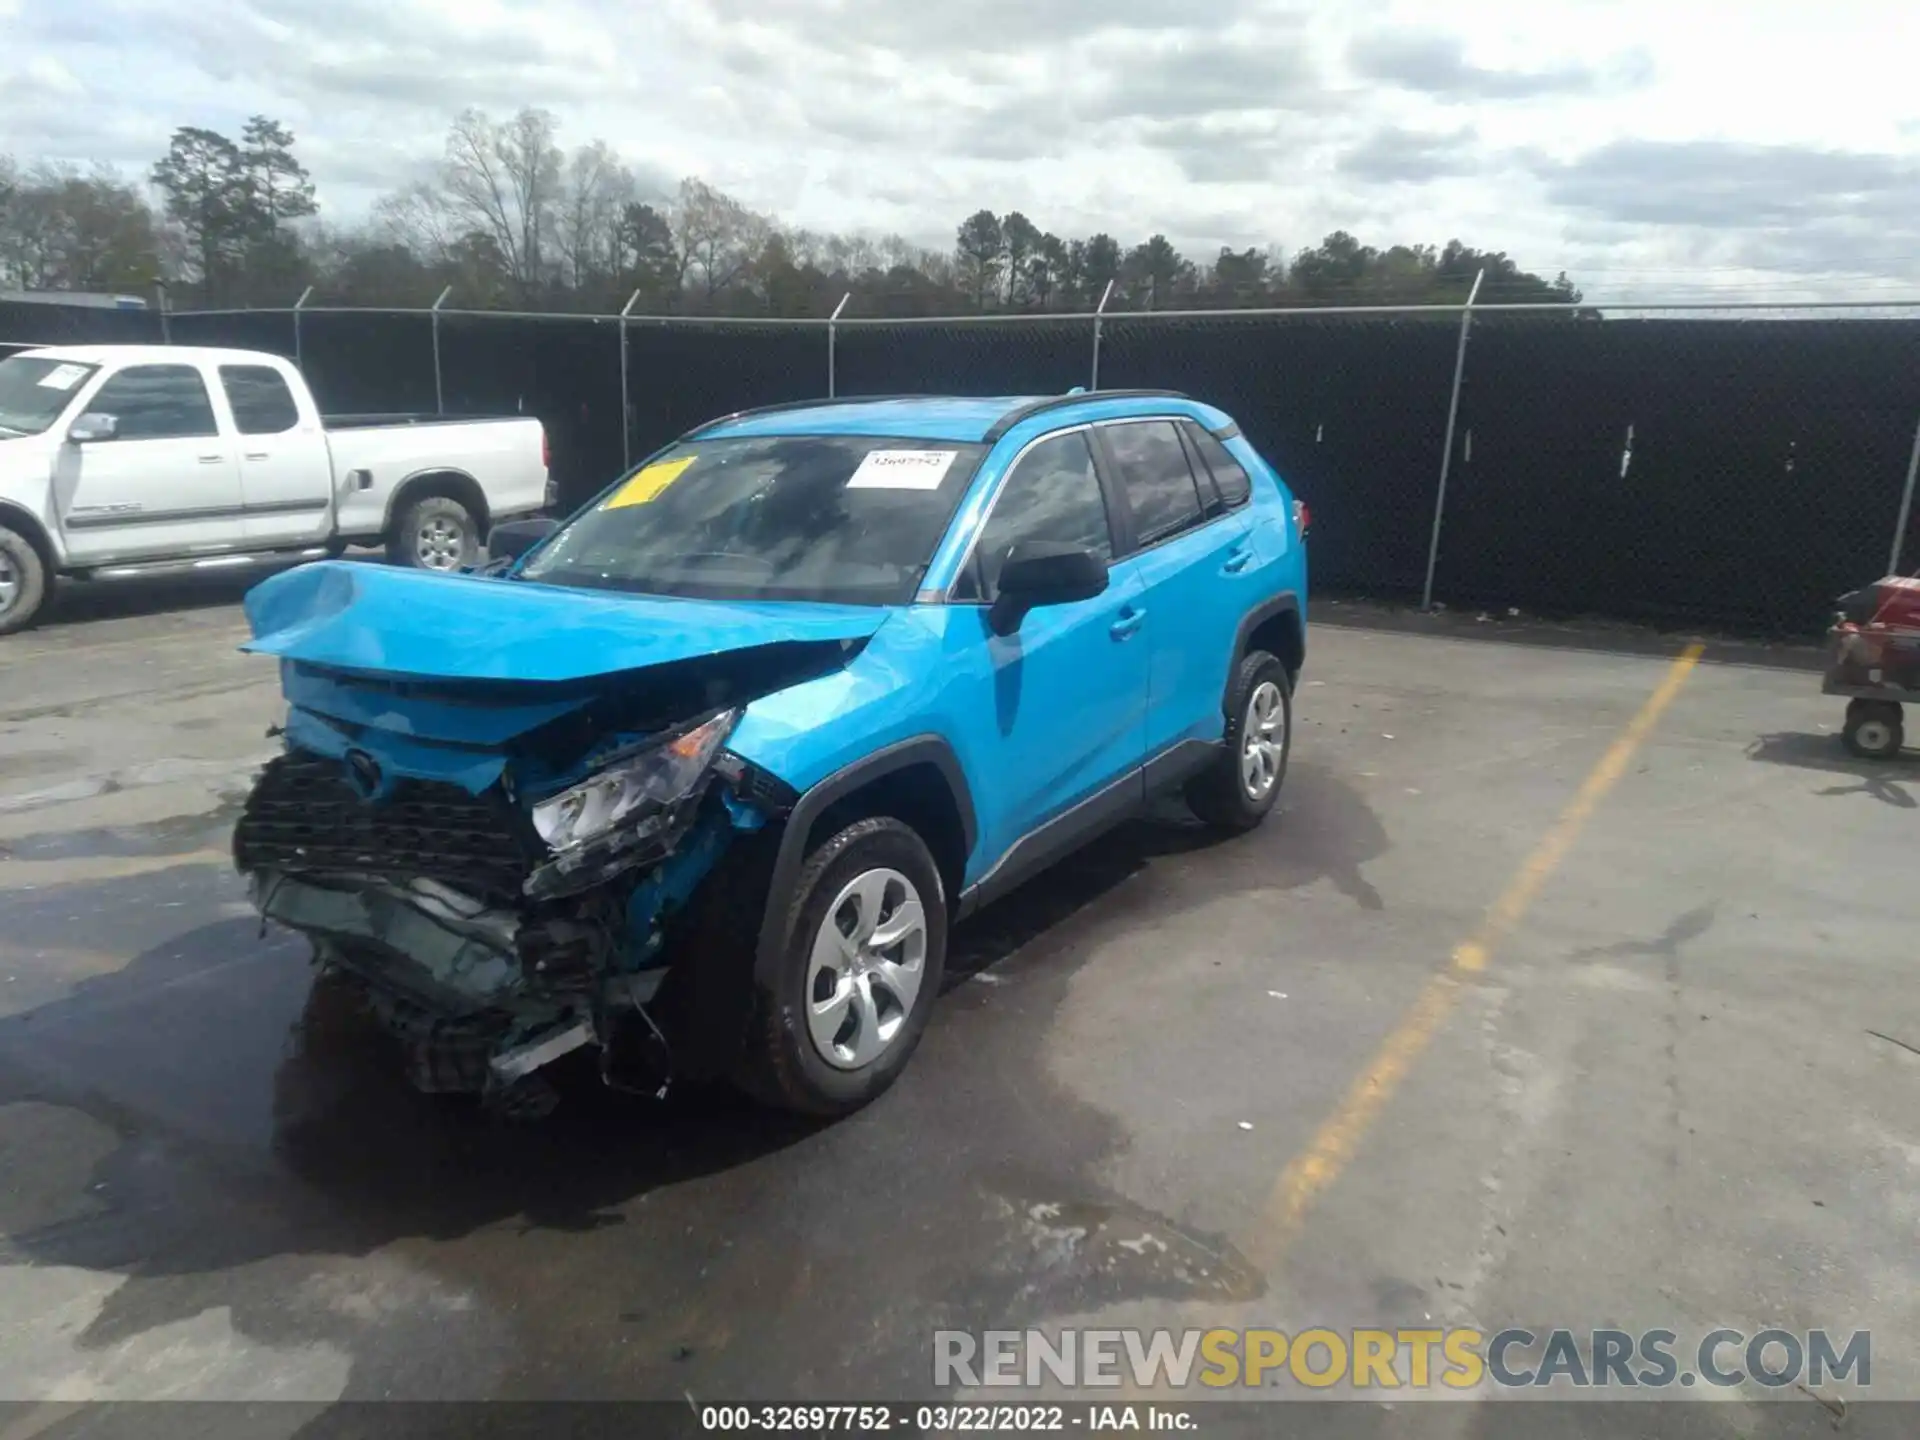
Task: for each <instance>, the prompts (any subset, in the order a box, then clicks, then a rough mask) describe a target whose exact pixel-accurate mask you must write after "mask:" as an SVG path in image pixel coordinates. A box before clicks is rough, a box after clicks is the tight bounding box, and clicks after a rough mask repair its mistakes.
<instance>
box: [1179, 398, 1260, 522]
mask: <svg viewBox="0 0 1920 1440" xmlns="http://www.w3.org/2000/svg"><path fill="white" fill-rule="evenodd" d="M1180 427H1181V429H1183V430H1185V431H1186V432H1187V441H1188V443H1189V444H1191V445H1192V446H1193V453H1194V454H1196V455H1198V456H1199V457H1200V463H1201V464H1203V465H1205V466H1206V467H1207V469H1208V470H1209V471H1211V472H1212V474H1213V483H1214V485H1215V487H1216V488H1217V489H1218V490H1219V491H1220V498H1221V499H1222V500H1223V501H1225V502H1226V506H1227V508H1228V509H1229V510H1232V509H1234V508H1236V507H1237V506H1241V505H1244V504H1246V503H1247V500H1248V498H1249V497H1250V496H1251V495H1252V494H1253V482H1252V481H1250V480H1249V479H1247V471H1246V467H1245V466H1243V465H1242V464H1241V463H1240V462H1239V461H1238V460H1236V459H1234V458H1233V454H1232V452H1231V451H1229V450H1228V449H1227V447H1226V446H1224V445H1222V444H1221V443H1220V442H1219V441H1218V440H1217V439H1215V438H1214V437H1213V436H1212V435H1211V434H1209V433H1208V431H1207V430H1206V428H1205V427H1203V426H1201V425H1198V424H1195V423H1194V422H1193V421H1191V420H1183V421H1181V422H1180Z"/></svg>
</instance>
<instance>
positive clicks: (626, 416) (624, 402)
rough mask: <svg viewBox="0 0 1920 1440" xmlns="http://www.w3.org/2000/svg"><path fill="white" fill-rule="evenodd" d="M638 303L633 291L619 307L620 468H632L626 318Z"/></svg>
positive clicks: (638, 293)
mask: <svg viewBox="0 0 1920 1440" xmlns="http://www.w3.org/2000/svg"><path fill="white" fill-rule="evenodd" d="M639 302H640V292H639V291H638V290H636V291H634V292H633V294H631V295H629V296H628V297H627V303H626V304H624V305H622V306H621V307H620V468H621V469H622V470H627V469H631V468H632V466H633V401H632V400H630V399H629V398H628V396H627V316H629V315H631V314H632V313H633V307H634V306H635V305H637V304H638V303H639Z"/></svg>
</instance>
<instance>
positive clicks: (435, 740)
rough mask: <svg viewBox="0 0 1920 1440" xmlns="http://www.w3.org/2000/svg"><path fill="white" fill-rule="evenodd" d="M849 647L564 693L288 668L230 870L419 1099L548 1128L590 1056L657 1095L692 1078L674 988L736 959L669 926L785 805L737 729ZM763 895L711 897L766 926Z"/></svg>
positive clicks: (768, 650) (612, 1074) (620, 678)
mask: <svg viewBox="0 0 1920 1440" xmlns="http://www.w3.org/2000/svg"><path fill="white" fill-rule="evenodd" d="M851 648H852V645H851V642H832V643H823V644H804V645H794V644H787V645H770V646H763V647H757V648H755V649H752V650H748V651H742V652H735V653H732V654H728V655H720V656H712V657H705V658H704V659H701V660H698V661H686V662H681V663H678V664H673V665H668V666H666V667H663V668H662V669H658V670H648V671H641V672H629V673H625V674H622V675H617V676H612V677H599V678H596V679H595V680H592V681H590V682H578V683H572V684H565V685H555V684H549V683H538V684H522V683H513V682H497V681H490V682H482V683H461V682H453V681H446V680H428V681H407V680H401V679H394V678H391V677H387V676H376V675H370V674H365V673H355V672H351V671H343V670H338V669H334V668H331V667H327V666H315V665H312V664H308V663H305V662H301V661H297V660H288V661H285V662H283V678H284V685H285V689H286V693H287V698H288V701H289V715H288V723H287V731H286V734H287V750H286V753H285V754H283V755H281V756H279V757H277V758H276V759H275V760H273V761H272V762H271V763H269V764H268V766H267V767H266V769H265V771H264V772H263V774H262V775H261V777H260V779H259V781H258V783H257V784H256V786H255V787H254V790H253V792H252V793H251V795H250V796H249V798H248V800H247V803H246V807H245V810H244V811H243V813H242V815H241V818H240V820H239V823H238V825H237V827H236V829H235V833H234V858H235V863H236V864H237V866H238V867H239V869H240V870H241V871H242V872H243V874H244V875H245V876H246V877H247V880H248V884H249V886H250V887H251V892H252V896H253V899H254V903H255V905H256V906H257V908H258V909H259V911H260V913H261V914H262V916H264V917H265V918H267V919H270V920H273V921H276V922H278V923H280V924H282V925H285V926H288V927H289V928H292V929H294V930H298V931H300V932H301V933H303V934H305V935H307V936H308V937H310V938H311V940H312V942H313V946H314V953H315V957H316V959H317V960H318V961H319V962H320V963H321V964H322V965H323V966H325V967H327V968H328V969H329V970H332V971H334V972H336V973H337V974H338V975H340V976H342V977H345V978H347V979H349V980H350V981H351V982H353V983H354V985H355V986H356V988H358V989H359V990H360V991H361V992H362V993H363V994H364V997H365V999H366V1001H367V1003H368V1006H369V1008H370V1009H371V1011H372V1012H373V1013H374V1014H375V1015H376V1016H377V1017H378V1018H379V1020H380V1022H381V1023H382V1024H383V1026H384V1027H385V1028H386V1029H387V1030H388V1031H389V1032H391V1033H392V1035H393V1036H395V1037H396V1038H397V1040H398V1041H399V1042H400V1044H401V1046H402V1049H403V1051H404V1053H405V1055H406V1057H407V1067H408V1071H409V1076H410V1078H411V1079H412V1081H413V1083H414V1084H416V1085H417V1086H419V1087H420V1088H421V1089H424V1090H428V1091H437V1092H461V1093H473V1094H479V1095H482V1096H484V1097H487V1098H488V1099H489V1100H492V1101H496V1102H498V1103H499V1104H501V1105H502V1106H503V1107H505V1108H508V1109H511V1110H514V1111H517V1112H521V1113H529V1112H532V1113H538V1112H541V1111H544V1110H545V1109H546V1108H547V1107H548V1106H550V1104H551V1103H552V1100H553V1098H554V1092H552V1091H551V1090H550V1088H549V1087H548V1086H547V1085H546V1083H545V1081H544V1080H543V1078H542V1077H541V1076H540V1075H539V1074H538V1073H537V1072H539V1071H540V1070H541V1069H542V1067H544V1066H546V1065H547V1064H549V1063H551V1062H552V1061H554V1060H557V1059H559V1058H560V1057H561V1056H563V1055H566V1054H569V1053H571V1052H574V1051H577V1050H581V1049H585V1048H593V1049H595V1050H597V1051H598V1056H599V1060H600V1066H601V1074H602V1077H603V1078H604V1079H606V1080H607V1081H608V1082H609V1083H614V1084H620V1085H622V1086H626V1087H631V1088H638V1089H644V1090H646V1091H647V1092H648V1093H657V1094H664V1093H665V1089H666V1087H667V1085H668V1084H669V1083H670V1081H671V1080H672V1079H673V1078H674V1077H675V1076H676V1075H680V1074H685V1073H702V1059H701V1057H699V1056H697V1055H690V1054H689V1053H688V1042H687V1040H686V1038H685V1037H686V1035H687V1034H689V1033H692V1032H695V1031H698V1029H699V1028H700V1027H699V1025H698V1024H697V1023H696V1024H689V1023H687V1022H686V1021H685V1018H684V1017H683V1016H678V1015H676V1014H674V1013H672V1011H673V1007H672V1006H671V1005H670V1004H669V1003H668V1002H669V1001H670V999H671V996H672V993H673V991H674V987H673V986H672V985H671V984H670V983H669V979H670V977H672V976H673V975H674V973H675V971H676V969H677V968H678V967H680V966H683V965H686V966H707V965H713V966H723V965H727V964H732V963H735V961H736V960H737V958H738V957H727V956H719V955H709V954H682V953H679V952H680V951H681V950H683V949H685V948H686V945H685V942H684V931H685V926H684V925H682V924H680V923H679V922H681V921H682V919H683V918H684V917H685V916H687V914H688V912H689V909H690V906H691V904H692V902H693V900H694V898H695V896H696V894H697V893H698V892H700V890H701V887H702V886H703V885H704V884H709V883H711V884H720V883H723V882H721V881H720V880H719V879H718V877H716V875H715V872H716V870H717V869H718V868H720V867H721V864H722V861H723V859H725V858H726V857H727V856H728V854H729V852H730V851H731V850H732V849H733V848H734V847H735V846H736V845H737V844H739V843H741V842H742V841H743V839H744V838H745V837H748V836H751V835H753V834H754V833H755V832H758V831H760V830H762V829H763V828H764V827H766V826H767V825H768V824H769V822H774V821H778V820H779V819H780V818H781V817H782V816H783V815H784V814H785V812H786V811H787V810H788V809H789V808H790V807H791V805H792V803H793V800H794V798H795V797H794V796H793V795H792V794H791V792H790V791H789V790H788V789H787V787H786V786H784V785H783V784H782V783H781V782H780V781H779V780H777V779H776V778H774V777H773V776H771V775H768V774H767V773H765V772H764V771H761V770H759V769H757V768H756V767H755V766H753V765H751V764H750V763H748V762H747V761H745V760H743V759H741V758H740V757H739V756H737V755H735V754H733V753H732V752H730V751H729V750H728V749H727V748H726V743H727V739H728V737H729V735H730V734H731V733H732V731H733V728H734V726H735V724H736V723H737V722H738V720H739V718H740V714H741V710H742V708H743V706H744V705H745V703H746V702H747V701H748V700H749V699H751V698H753V697H754V696H755V695H757V694H765V693H768V692H770V691H771V690H773V689H777V688H781V687H782V686H784V685H786V684H791V683H796V682H797V681H799V680H801V679H804V678H807V677H809V676H811V675H814V674H818V673H821V672H822V671H823V670H824V669H827V668H831V667H834V666H837V665H839V664H841V663H844V659H845V657H846V655H847V654H848V653H849V651H850V649H851ZM764 898H765V897H764V894H755V893H740V894H737V895H728V896H726V897H724V904H725V905H726V906H730V907H736V908H738V907H750V908H751V910H752V913H753V915H754V917H755V919H756V920H757V917H758V914H759V911H760V907H761V906H762V905H763V903H764ZM681 988H682V989H683V990H684V989H686V988H688V987H685V986H683V987H681ZM692 988H693V989H695V990H699V989H700V988H701V987H700V986H698V985H695V986H693V987H692ZM706 988H708V989H709V990H710V989H711V988H712V987H711V986H707V987H706Z"/></svg>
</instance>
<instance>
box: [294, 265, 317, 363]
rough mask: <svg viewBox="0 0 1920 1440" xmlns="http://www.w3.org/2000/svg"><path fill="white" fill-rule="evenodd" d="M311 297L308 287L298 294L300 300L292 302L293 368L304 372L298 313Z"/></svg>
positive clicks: (303, 354) (311, 292) (311, 290)
mask: <svg viewBox="0 0 1920 1440" xmlns="http://www.w3.org/2000/svg"><path fill="white" fill-rule="evenodd" d="M312 296H313V287H312V286H311V285H309V286H308V287H307V288H306V289H304V290H302V291H301V292H300V298H299V299H298V300H296V301H294V302H293V368H294V369H296V370H302V371H304V370H305V368H306V367H305V364H304V363H303V362H304V360H305V358H306V357H305V352H304V350H303V348H302V346H301V343H300V311H301V310H302V309H303V308H304V307H305V306H306V303H307V301H308V300H309V299H311V298H312Z"/></svg>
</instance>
